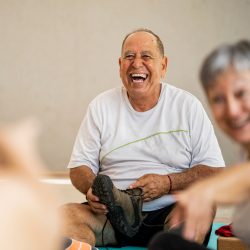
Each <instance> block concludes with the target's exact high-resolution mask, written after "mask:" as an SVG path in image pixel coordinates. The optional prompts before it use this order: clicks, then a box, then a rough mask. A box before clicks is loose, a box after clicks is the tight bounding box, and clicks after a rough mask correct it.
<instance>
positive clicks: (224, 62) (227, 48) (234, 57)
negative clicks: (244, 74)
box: [200, 40, 250, 90]
mask: <svg viewBox="0 0 250 250" xmlns="http://www.w3.org/2000/svg"><path fill="white" fill-rule="evenodd" d="M230 67H232V68H233V69H235V70H237V71H241V70H248V69H250V41H248V40H241V41H239V42H237V43H235V44H224V45H222V46H220V47H218V48H217V49H215V50H213V51H212V52H211V53H210V54H209V55H208V56H207V57H206V58H205V60H204V62H203V64H202V67H201V70H200V80H201V83H202V86H203V88H204V89H205V90H207V89H208V88H209V87H211V86H212V85H213V84H214V82H215V79H216V77H217V76H218V75H220V74H221V73H223V72H224V71H225V70H227V69H228V68H230Z"/></svg>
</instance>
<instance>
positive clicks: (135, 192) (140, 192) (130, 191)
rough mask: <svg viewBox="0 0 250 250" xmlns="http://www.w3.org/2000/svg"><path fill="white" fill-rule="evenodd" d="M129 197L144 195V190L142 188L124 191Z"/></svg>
mask: <svg viewBox="0 0 250 250" xmlns="http://www.w3.org/2000/svg"><path fill="white" fill-rule="evenodd" d="M124 191H125V192H126V193H127V194H129V195H138V196H139V195H142V192H143V190H142V189H141V188H133V189H126V190H124Z"/></svg>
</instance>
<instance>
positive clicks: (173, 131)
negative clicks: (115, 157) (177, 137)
mask: <svg viewBox="0 0 250 250" xmlns="http://www.w3.org/2000/svg"><path fill="white" fill-rule="evenodd" d="M177 132H188V130H183V129H179V130H170V131H167V132H157V133H154V134H152V135H149V136H147V137H144V138H141V139H138V140H135V141H132V142H128V143H126V144H124V145H121V146H119V147H117V148H114V149H112V150H111V151H109V152H108V153H107V154H105V155H104V156H103V157H102V158H101V160H100V162H102V160H103V159H104V158H105V157H106V156H107V155H108V154H110V153H112V152H113V151H115V150H117V149H120V148H123V147H126V146H128V145H130V144H133V143H136V142H139V141H145V140H147V139H149V138H151V137H153V136H156V135H160V134H171V133H177Z"/></svg>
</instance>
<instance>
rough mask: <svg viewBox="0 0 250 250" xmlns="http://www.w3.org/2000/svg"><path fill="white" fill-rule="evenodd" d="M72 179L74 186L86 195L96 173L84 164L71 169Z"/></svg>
mask: <svg viewBox="0 0 250 250" xmlns="http://www.w3.org/2000/svg"><path fill="white" fill-rule="evenodd" d="M70 179H71V182H72V184H73V185H74V187H75V188H76V189H78V190H79V191H80V192H81V193H83V194H85V195H86V194H87V192H88V190H89V188H90V187H91V186H92V183H93V181H94V179H95V174H94V173H93V172H92V170H91V169H90V168H89V167H87V166H84V165H83V166H79V167H76V168H71V169H70Z"/></svg>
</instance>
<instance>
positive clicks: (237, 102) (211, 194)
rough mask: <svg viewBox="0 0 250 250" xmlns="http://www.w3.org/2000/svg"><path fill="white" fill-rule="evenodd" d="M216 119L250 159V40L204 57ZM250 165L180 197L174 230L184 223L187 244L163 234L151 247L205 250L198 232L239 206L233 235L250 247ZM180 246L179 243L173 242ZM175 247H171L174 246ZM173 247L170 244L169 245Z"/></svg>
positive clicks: (205, 82) (204, 78) (224, 173)
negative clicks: (216, 212)
mask: <svg viewBox="0 0 250 250" xmlns="http://www.w3.org/2000/svg"><path fill="white" fill-rule="evenodd" d="M200 78H201V82H202V85H203V88H204V90H205V93H206V95H207V98H208V101H209V104H210V107H211V110H212V113H213V116H214V118H215V121H216V122H217V124H218V125H219V127H220V128H221V129H222V130H223V131H224V132H225V133H226V134H227V135H228V136H229V137H230V138H231V139H233V140H234V141H236V142H237V143H239V144H240V145H241V146H242V148H243V149H244V151H245V153H246V160H249V159H250V42H249V41H240V42H238V43H236V44H231V45H223V46H221V47H219V48H217V49H216V50H214V51H213V52H212V53H211V54H209V55H208V57H207V58H206V59H205V61H204V63H203V65H202V68H201V73H200ZM249 176H250V162H249V161H248V162H246V163H244V164H239V165H237V166H232V167H230V168H227V169H225V170H223V171H221V173H219V174H217V175H215V176H213V177H210V178H208V179H206V180H203V181H200V182H197V183H195V184H194V185H192V186H190V187H189V188H188V189H186V190H185V191H182V192H179V193H177V194H176V195H175V198H176V200H177V206H176V208H175V211H174V213H173V216H172V218H171V223H170V224H171V225H172V227H173V228H174V227H178V225H179V224H181V223H183V221H185V223H184V229H183V237H184V238H185V239H187V240H189V241H185V240H182V239H181V238H178V236H176V235H169V234H166V233H163V234H161V235H159V236H158V237H157V238H155V239H154V240H153V241H152V242H151V244H150V246H149V249H155V248H154V246H155V245H156V244H157V245H158V248H157V249H163V248H164V247H161V246H163V245H164V242H165V243H166V242H167V241H168V246H169V247H165V248H164V249H177V248H176V246H175V245H176V238H178V243H177V245H178V246H179V247H181V248H178V249H186V250H187V249H193V250H194V249H205V248H204V247H203V246H199V245H197V244H196V243H194V242H191V241H193V240H194V239H195V237H196V235H197V233H198V232H206V231H207V230H208V229H209V226H210V223H211V221H212V218H213V217H212V213H211V211H212V208H213V207H214V206H216V205H226V204H238V206H237V209H236V212H235V216H234V218H233V224H232V228H233V232H234V234H235V235H237V236H238V237H239V238H241V239H242V240H243V241H244V242H245V243H246V244H248V245H249V246H250V227H249V225H250V216H249V214H250V178H249ZM174 242H175V243H174ZM171 244H172V245H171ZM170 245H171V246H170Z"/></svg>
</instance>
